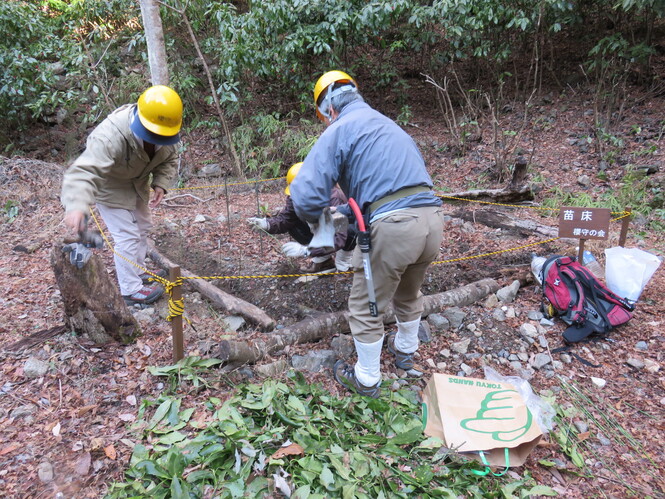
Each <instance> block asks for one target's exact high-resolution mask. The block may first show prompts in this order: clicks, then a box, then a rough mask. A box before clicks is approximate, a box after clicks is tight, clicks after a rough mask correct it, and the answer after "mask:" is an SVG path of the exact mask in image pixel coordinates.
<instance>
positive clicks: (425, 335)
mask: <svg viewBox="0 0 665 499" xmlns="http://www.w3.org/2000/svg"><path fill="white" fill-rule="evenodd" d="M418 339H419V340H420V342H421V343H429V342H430V341H432V333H431V330H430V327H429V323H428V322H427V321H420V325H419V326H418Z"/></svg>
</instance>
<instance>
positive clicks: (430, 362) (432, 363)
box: [425, 359, 436, 369]
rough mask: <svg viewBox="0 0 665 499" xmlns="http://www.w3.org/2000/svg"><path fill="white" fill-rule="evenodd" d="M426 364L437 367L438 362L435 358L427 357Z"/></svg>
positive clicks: (433, 367)
mask: <svg viewBox="0 0 665 499" xmlns="http://www.w3.org/2000/svg"><path fill="white" fill-rule="evenodd" d="M425 364H427V365H428V367H431V368H432V369H435V368H436V363H435V362H434V359H426V360H425Z"/></svg>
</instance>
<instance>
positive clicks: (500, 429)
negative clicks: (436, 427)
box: [460, 390, 533, 442]
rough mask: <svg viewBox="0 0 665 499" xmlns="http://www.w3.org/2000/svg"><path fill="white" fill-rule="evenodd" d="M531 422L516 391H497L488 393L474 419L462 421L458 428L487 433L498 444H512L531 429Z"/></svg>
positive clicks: (528, 413) (531, 417)
mask: <svg viewBox="0 0 665 499" xmlns="http://www.w3.org/2000/svg"><path fill="white" fill-rule="evenodd" d="M532 421H533V416H532V415H531V411H529V409H528V408H527V407H526V406H525V405H524V403H523V402H522V399H521V398H520V395H519V393H517V391H516V390H498V391H495V392H489V393H488V394H487V395H486V396H485V399H484V400H483V401H482V403H481V404H480V409H479V410H478V412H477V413H476V417H475V418H468V419H464V420H462V422H461V423H460V426H462V428H464V429H465V430H468V431H475V432H477V433H488V434H490V435H491V436H492V439H493V440H497V441H499V442H512V441H513V440H517V439H518V438H520V437H521V436H522V435H524V434H525V433H526V432H527V431H528V430H529V428H531V423H532Z"/></svg>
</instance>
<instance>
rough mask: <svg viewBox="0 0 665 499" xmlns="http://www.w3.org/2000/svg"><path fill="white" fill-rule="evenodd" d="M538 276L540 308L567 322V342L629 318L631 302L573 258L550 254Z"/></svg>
mask: <svg viewBox="0 0 665 499" xmlns="http://www.w3.org/2000/svg"><path fill="white" fill-rule="evenodd" d="M540 277H541V282H542V283H543V295H544V298H545V299H544V300H543V311H544V312H545V313H546V314H547V315H549V316H557V317H560V318H561V319H562V320H563V321H564V322H566V323H567V324H570V327H568V329H566V330H565V331H564V333H563V337H564V339H565V340H566V342H568V343H574V342H577V341H581V340H583V339H585V338H586V337H587V336H589V335H591V334H593V333H601V334H602V333H607V332H609V331H610V330H611V329H612V328H613V327H614V326H618V325H620V324H624V323H626V322H628V321H629V320H630V319H631V318H632V314H631V313H630V312H632V311H633V310H634V309H635V306H634V305H633V304H631V303H630V302H629V301H628V300H626V299H624V298H621V297H619V296H617V295H616V294H614V293H613V292H612V291H610V290H609V289H607V288H606V287H605V285H604V284H603V283H602V282H600V281H599V280H598V279H596V278H595V277H594V275H593V274H592V273H591V272H590V271H589V270H588V269H587V268H586V267H584V266H582V265H581V264H580V263H579V262H578V261H577V260H576V259H575V258H571V257H568V256H560V255H555V256H551V257H550V258H548V259H547V260H546V261H545V263H544V264H543V267H542V269H541V273H540ZM548 304H549V305H551V307H549V306H547V305H548Z"/></svg>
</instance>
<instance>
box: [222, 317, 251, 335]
mask: <svg viewBox="0 0 665 499" xmlns="http://www.w3.org/2000/svg"><path fill="white" fill-rule="evenodd" d="M224 324H226V328H227V331H232V332H234V333H235V332H237V331H238V330H239V329H240V328H241V327H243V326H244V325H245V324H246V321H245V319H244V317H240V316H239V315H227V316H226V317H224Z"/></svg>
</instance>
